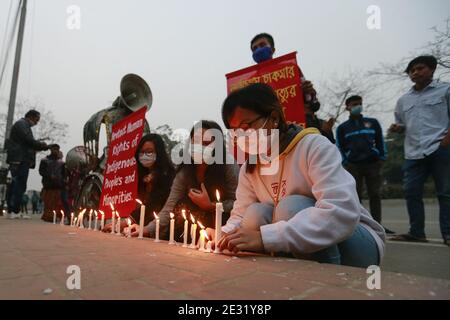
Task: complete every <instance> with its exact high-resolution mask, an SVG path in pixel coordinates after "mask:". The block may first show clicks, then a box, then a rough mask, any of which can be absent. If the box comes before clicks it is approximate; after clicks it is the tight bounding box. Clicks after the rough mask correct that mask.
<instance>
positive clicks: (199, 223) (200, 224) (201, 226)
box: [197, 221, 205, 230]
mask: <svg viewBox="0 0 450 320" xmlns="http://www.w3.org/2000/svg"><path fill="white" fill-rule="evenodd" d="M197 223H198V225H199V226H200V228H202V230H203V229H205V227H204V226H203V225H202V223H201V222H200V221H197Z"/></svg>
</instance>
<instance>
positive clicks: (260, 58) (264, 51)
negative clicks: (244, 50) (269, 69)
mask: <svg viewBox="0 0 450 320" xmlns="http://www.w3.org/2000/svg"><path fill="white" fill-rule="evenodd" d="M272 55H273V52H272V48H271V47H262V48H258V49H256V50H255V51H253V60H255V62H256V63H261V62H264V61H267V60H270V59H272Z"/></svg>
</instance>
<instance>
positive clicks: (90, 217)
mask: <svg viewBox="0 0 450 320" xmlns="http://www.w3.org/2000/svg"><path fill="white" fill-rule="evenodd" d="M93 211H94V209H91V210H90V211H89V228H88V229H89V230H92V212H93Z"/></svg>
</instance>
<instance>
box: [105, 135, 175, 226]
mask: <svg viewBox="0 0 450 320" xmlns="http://www.w3.org/2000/svg"><path fill="white" fill-rule="evenodd" d="M135 158H136V163H137V176H138V198H139V199H140V200H141V201H142V203H143V204H144V205H145V218H144V225H147V224H149V223H150V222H151V221H152V220H153V219H154V215H153V212H155V211H156V212H159V211H160V210H161V209H162V207H163V206H164V204H165V203H166V201H167V198H168V196H169V193H170V187H171V186H172V181H173V179H174V177H175V168H174V166H173V164H172V161H171V160H170V158H169V155H168V154H167V151H166V144H165V143H164V140H163V139H162V137H161V136H160V135H159V134H156V133H150V134H147V135H145V136H143V137H142V139H141V141H140V142H139V144H138V146H137V149H136V153H135ZM131 219H132V221H133V223H134V224H135V223H139V220H140V206H137V207H136V210H134V211H133V212H132V213H131ZM126 227H127V222H126V220H125V219H122V223H121V226H120V229H121V231H124V232H128V230H124V229H125V228H126ZM135 230H138V228H133V231H135ZM103 232H111V223H108V224H106V225H105V227H104V228H103Z"/></svg>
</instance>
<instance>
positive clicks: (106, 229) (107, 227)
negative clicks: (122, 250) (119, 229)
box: [102, 223, 112, 233]
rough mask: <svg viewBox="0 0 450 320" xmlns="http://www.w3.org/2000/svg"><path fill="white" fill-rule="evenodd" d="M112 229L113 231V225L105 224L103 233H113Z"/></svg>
mask: <svg viewBox="0 0 450 320" xmlns="http://www.w3.org/2000/svg"><path fill="white" fill-rule="evenodd" d="M111 229H112V223H108V224H105V226H104V227H103V229H102V232H106V233H108V232H111Z"/></svg>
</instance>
